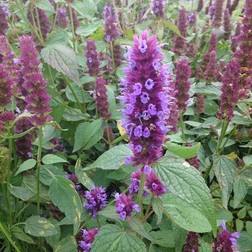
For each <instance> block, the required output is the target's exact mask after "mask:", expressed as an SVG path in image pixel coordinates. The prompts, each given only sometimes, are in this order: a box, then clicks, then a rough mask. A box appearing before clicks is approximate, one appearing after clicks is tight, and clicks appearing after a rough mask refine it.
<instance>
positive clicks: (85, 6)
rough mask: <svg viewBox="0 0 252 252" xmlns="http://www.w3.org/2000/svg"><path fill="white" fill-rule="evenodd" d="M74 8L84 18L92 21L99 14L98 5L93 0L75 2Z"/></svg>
mask: <svg viewBox="0 0 252 252" xmlns="http://www.w3.org/2000/svg"><path fill="white" fill-rule="evenodd" d="M72 6H73V8H74V9H75V10H76V11H77V12H78V13H79V14H80V15H82V16H83V17H85V18H88V19H91V18H92V17H93V16H94V14H95V13H96V12H97V4H96V3H95V1H93V0H85V2H83V1H74V3H73V4H72Z"/></svg>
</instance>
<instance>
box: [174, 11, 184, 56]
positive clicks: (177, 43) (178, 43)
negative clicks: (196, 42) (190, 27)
mask: <svg viewBox="0 0 252 252" xmlns="http://www.w3.org/2000/svg"><path fill="white" fill-rule="evenodd" d="M177 26H178V28H179V31H180V34H181V36H175V40H174V48H173V49H172V50H173V51H174V52H176V53H177V54H182V53H183V52H184V51H185V49H186V32H187V12H186V10H185V9H184V8H182V9H180V10H179V17H178V21H177Z"/></svg>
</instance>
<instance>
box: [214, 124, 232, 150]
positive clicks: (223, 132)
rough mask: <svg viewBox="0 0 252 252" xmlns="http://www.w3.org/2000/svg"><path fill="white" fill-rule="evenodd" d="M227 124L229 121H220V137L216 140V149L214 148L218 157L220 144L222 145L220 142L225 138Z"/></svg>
mask: <svg viewBox="0 0 252 252" xmlns="http://www.w3.org/2000/svg"><path fill="white" fill-rule="evenodd" d="M228 124H229V121H227V120H225V119H223V120H222V126H221V133H220V137H219V138H218V142H217V147H216V153H217V154H218V155H220V154H221V144H222V141H223V139H224V137H225V134H226V131H227V128H228ZM223 147H224V146H223Z"/></svg>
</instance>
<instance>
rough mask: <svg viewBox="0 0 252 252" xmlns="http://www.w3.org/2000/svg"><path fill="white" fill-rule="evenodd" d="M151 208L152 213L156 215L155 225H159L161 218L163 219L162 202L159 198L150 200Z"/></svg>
mask: <svg viewBox="0 0 252 252" xmlns="http://www.w3.org/2000/svg"><path fill="white" fill-rule="evenodd" d="M152 208H153V211H154V213H155V214H156V215H157V225H158V224H160V222H161V220H162V218H163V211H164V207H163V202H162V201H161V200H160V199H159V198H154V199H153V200H152Z"/></svg>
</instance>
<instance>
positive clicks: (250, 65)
mask: <svg viewBox="0 0 252 252" xmlns="http://www.w3.org/2000/svg"><path fill="white" fill-rule="evenodd" d="M244 9H245V11H244V17H243V19H242V26H241V33H240V35H239V39H238V40H239V42H238V43H239V46H238V48H237V50H236V51H235V57H236V58H237V59H238V61H239V63H240V66H241V76H242V77H241V80H240V97H241V98H243V97H246V96H247V94H248V91H249V90H250V89H251V88H252V43H251V41H252V0H246V2H245V8H244Z"/></svg>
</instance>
